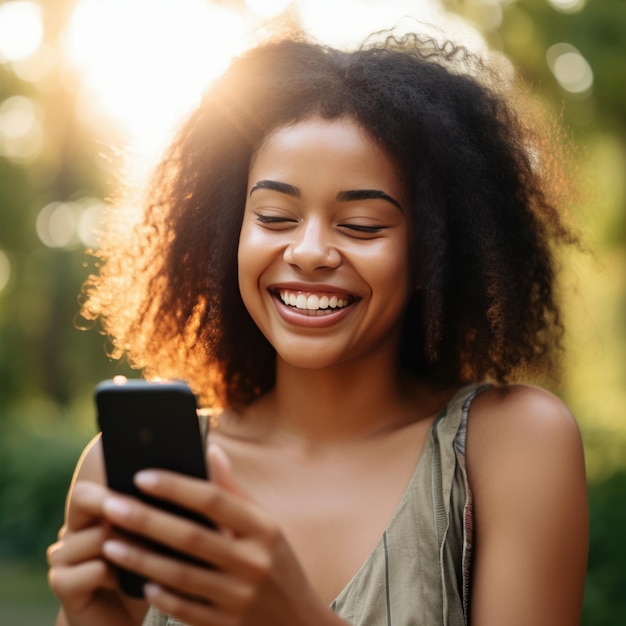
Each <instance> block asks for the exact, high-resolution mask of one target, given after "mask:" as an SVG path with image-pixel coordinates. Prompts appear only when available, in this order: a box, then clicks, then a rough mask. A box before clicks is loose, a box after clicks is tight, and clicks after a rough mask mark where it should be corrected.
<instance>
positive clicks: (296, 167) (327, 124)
mask: <svg viewBox="0 0 626 626" xmlns="http://www.w3.org/2000/svg"><path fill="white" fill-rule="evenodd" d="M259 177H263V178H275V179H276V180H285V177H296V178H302V179H307V178H309V179H311V178H313V177H317V178H320V177H321V178H323V179H324V180H326V181H328V182H329V183H332V182H333V181H334V182H336V183H337V184H338V185H340V188H342V189H343V188H349V187H352V186H357V187H362V186H363V185H364V184H365V183H367V185H369V186H371V185H372V184H374V183H376V185H377V187H382V188H384V189H391V190H393V191H394V192H395V193H396V194H399V195H405V194H404V185H403V184H402V182H401V176H400V172H399V168H398V167H397V166H396V164H395V162H394V160H393V159H392V158H391V157H390V156H389V155H388V154H387V153H386V152H385V151H384V149H383V148H381V147H380V145H379V144H378V143H377V142H376V141H375V140H374V139H373V138H372V136H371V135H370V134H369V132H368V131H366V130H365V129H364V128H363V127H362V126H360V125H359V124H358V123H357V122H356V121H354V120H353V119H351V118H346V117H343V118H337V119H332V120H326V119H322V118H319V117H312V118H307V119H305V120H301V121H298V122H296V123H294V124H291V125H289V126H285V127H281V128H278V129H276V130H275V131H273V132H271V133H270V134H269V135H268V136H267V137H266V138H265V140H264V141H263V143H262V144H261V146H260V147H259V149H258V150H257V152H256V154H255V155H254V158H253V159H252V162H251V165H250V183H251V184H254V182H255V180H256V179H258V178H259ZM253 179H255V180H253ZM285 182H290V183H293V184H295V182H296V181H293V180H285Z"/></svg>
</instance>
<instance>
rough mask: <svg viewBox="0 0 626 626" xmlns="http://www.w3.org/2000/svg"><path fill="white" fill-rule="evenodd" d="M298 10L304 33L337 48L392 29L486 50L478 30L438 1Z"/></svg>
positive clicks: (313, 5) (308, 3) (350, 0)
mask: <svg viewBox="0 0 626 626" xmlns="http://www.w3.org/2000/svg"><path fill="white" fill-rule="evenodd" d="M298 6H299V14H300V18H301V20H302V25H303V26H304V28H305V30H306V31H307V32H309V33H310V34H311V35H313V36H314V37H316V38H317V39H319V40H320V41H323V42H324V43H328V44H330V45H334V46H339V47H345V46H354V45H358V44H359V43H361V42H362V41H363V40H364V39H365V38H366V37H368V36H369V35H370V34H372V33H375V32H378V31H381V30H386V29H390V28H393V29H394V32H396V33H398V34H402V33H406V32H419V33H420V34H425V35H430V36H432V37H434V38H435V39H438V40H443V39H452V40H453V41H455V42H460V43H462V44H463V45H465V46H467V47H468V48H469V49H471V50H473V51H475V52H485V51H486V50H487V46H486V44H485V40H484V38H483V37H482V35H481V34H480V33H479V32H478V30H477V29H476V28H473V27H472V26H470V25H469V24H468V22H466V21H465V20H464V19H463V18H461V17H460V16H458V15H455V14H452V13H450V12H448V11H446V10H445V9H444V8H443V6H442V3H441V2H440V1H439V0H388V1H387V2H382V1H380V2H364V1H363V0H344V1H342V2H335V3H333V4H332V5H329V4H326V3H320V2H317V1H316V0H300V2H299V3H298ZM346 25H349V27H347V26H346Z"/></svg>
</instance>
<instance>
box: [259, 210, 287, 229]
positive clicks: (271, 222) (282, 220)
mask: <svg viewBox="0 0 626 626" xmlns="http://www.w3.org/2000/svg"><path fill="white" fill-rule="evenodd" d="M256 221H257V222H259V223H260V224H262V225H264V226H265V225H267V226H288V225H290V224H295V223H296V222H297V220H295V219H291V218H288V217H283V216H282V215H261V214H259V213H257V215H256Z"/></svg>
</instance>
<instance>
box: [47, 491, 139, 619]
mask: <svg viewBox="0 0 626 626" xmlns="http://www.w3.org/2000/svg"><path fill="white" fill-rule="evenodd" d="M112 493H113V492H111V491H110V490H108V489H107V488H105V487H103V486H101V485H98V484H96V483H94V482H89V481H78V482H77V483H76V484H75V485H74V487H73V489H72V493H71V497H70V502H69V507H68V513H67V521H66V524H65V526H64V528H63V529H62V530H61V532H60V533H59V540H58V541H57V542H56V543H55V544H53V545H52V546H50V548H48V563H49V566H50V570H49V574H48V577H49V580H50V586H51V588H52V590H53V591H54V593H55V594H56V595H57V596H58V597H59V599H60V600H61V603H62V605H63V613H62V614H63V616H64V618H65V621H66V623H68V624H71V625H73V626H81V625H85V626H112V625H116V626H126V625H129V626H130V625H135V624H140V623H141V621H142V619H143V615H144V614H145V612H146V608H147V605H146V603H145V602H138V601H136V600H131V599H130V598H127V597H126V596H124V595H123V594H122V593H121V591H120V590H119V588H118V586H117V578H116V575H115V572H114V571H113V570H112V568H111V566H110V564H109V563H108V561H106V560H105V559H104V557H103V554H102V546H103V543H104V542H105V541H107V540H110V539H111V538H112V537H113V536H114V534H113V531H112V530H111V527H110V525H109V524H108V523H106V522H105V520H104V517H103V512H102V506H103V503H104V502H105V501H106V499H107V498H109V497H110V496H111V495H112ZM59 623H63V622H61V621H60V622H59Z"/></svg>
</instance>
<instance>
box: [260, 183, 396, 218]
mask: <svg viewBox="0 0 626 626" xmlns="http://www.w3.org/2000/svg"><path fill="white" fill-rule="evenodd" d="M258 189H269V190H270V191H277V192H278V193H284V194H286V195H288V196H292V197H294V198H300V197H301V196H302V194H301V193H300V189H298V187H294V185H289V184H288V183H281V182H280V181H277V180H259V181H257V182H256V183H255V184H254V186H253V187H252V189H251V190H250V194H249V195H252V194H253V193H254V192H255V191H257V190H258ZM337 200H338V201H339V202H358V201H359V200H385V201H386V202H389V203H390V204H393V206H395V207H396V208H398V209H400V210H401V211H402V210H403V209H402V205H401V204H400V203H399V202H398V201H397V200H395V199H394V198H392V197H391V196H390V195H389V194H388V193H385V192H384V191H382V190H380V189H349V190H346V191H340V192H338V193H337Z"/></svg>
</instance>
